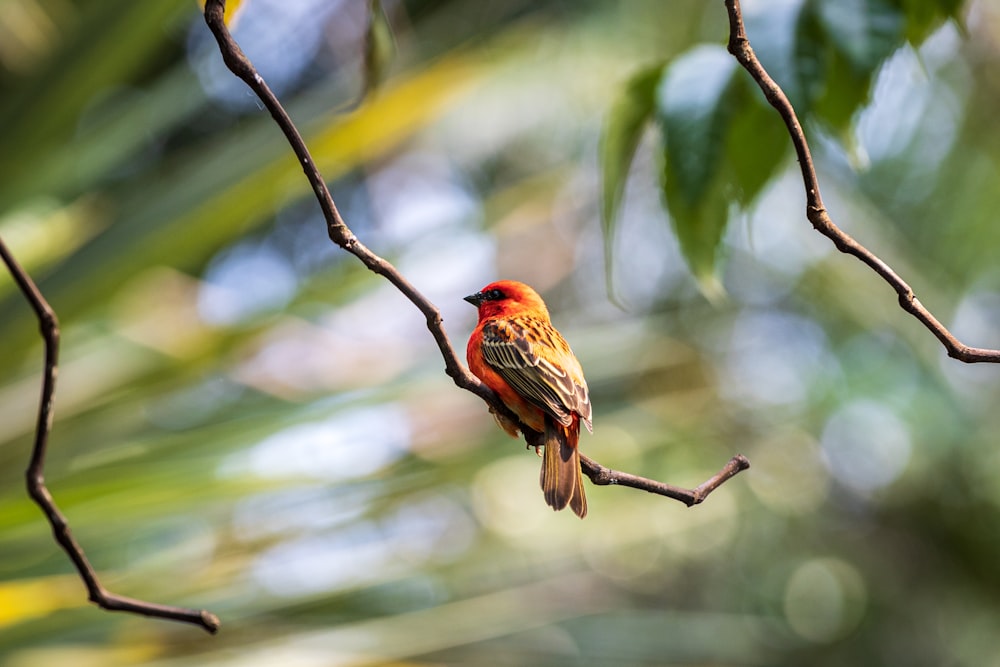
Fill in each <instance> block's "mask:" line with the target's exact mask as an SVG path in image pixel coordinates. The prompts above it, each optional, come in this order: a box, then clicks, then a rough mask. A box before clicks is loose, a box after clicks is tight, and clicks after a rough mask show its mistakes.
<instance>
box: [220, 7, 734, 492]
mask: <svg viewBox="0 0 1000 667" xmlns="http://www.w3.org/2000/svg"><path fill="white" fill-rule="evenodd" d="M224 10H225V0H208V2H206V3H205V22H206V23H207V24H208V27H209V29H210V30H211V31H212V34H213V35H215V39H216V41H217V42H218V44H219V49H220V51H221V52H222V58H223V61H224V62H225V63H226V65H227V66H228V67H229V69H230V70H231V71H232V72H233V74H235V75H236V76H238V77H239V78H240V79H242V80H243V81H244V82H245V83H246V84H247V85H248V86H250V88H251V90H253V91H254V93H256V94H257V96H258V97H260V99H261V101H262V102H263V103H264V106H266V107H267V109H268V111H269V112H270V113H271V116H272V117H273V118H274V121H275V123H277V124H278V127H280V128H281V131H282V132H283V133H284V134H285V137H286V138H287V139H288V143H289V144H290V145H291V147H292V150H293V151H294V152H295V155H296V157H298V159H299V163H300V164H301V165H302V171H303V172H304V173H305V175H306V178H307V179H309V183H310V184H311V185H312V189H313V192H314V193H315V195H316V198H317V200H318V201H319V204H320V207H321V208H322V210H323V215H324V217H325V218H326V223H327V231H328V233H329V236H330V239H331V240H332V241H333V242H334V243H336V244H337V245H338V246H340V247H341V248H343V249H344V250H346V251H347V252H349V253H351V254H353V255H354V256H355V257H357V258H358V259H359V260H361V262H362V263H363V264H364V265H365V266H366V267H368V268H369V269H370V270H371V271H373V272H375V273H377V274H379V275H381V276H383V277H385V278H386V280H388V281H389V282H390V283H392V284H393V285H395V286H396V288H398V289H399V291H400V292H402V293H403V294H404V295H405V296H406V298H408V299H409V300H410V301H411V302H412V303H413V305H415V306H416V307H417V308H418V309H419V310H420V312H421V313H423V314H424V316H425V317H426V319H427V328H428V329H429V330H430V332H431V335H432V336H433V337H434V340H435V341H436V342H437V345H438V348H439V349H440V351H441V356H442V357H444V363H445V372H446V373H447V374H448V375H449V376H451V378H452V379H453V380H454V382H455V384H456V385H458V386H459V387H461V388H462V389H466V390H468V391H470V392H472V393H474V394H476V395H477V396H479V397H480V398H482V399H483V400H484V401H486V403H487V404H488V405H490V406H491V407H492V408H493V409H494V410H495V411H497V412H499V413H500V414H502V415H504V416H505V417H507V418H508V419H510V420H511V421H512V422H513V423H515V424H518V425H519V427H520V428H521V430H522V431H523V432H524V433H525V438H526V440H528V441H529V442H532V440H533V437H534V438H537V436H538V435H539V434H537V433H535V432H534V431H531V429H529V428H527V427H526V426H524V424H522V423H521V422H520V420H519V419H518V418H517V415H515V414H514V413H513V412H512V411H511V410H510V409H509V408H507V406H506V405H504V404H503V402H502V401H501V400H500V399H499V398H498V397H497V395H496V394H494V393H493V392H492V391H491V390H490V389H489V387H487V386H486V385H485V384H483V383H482V382H480V381H479V378H477V377H476V376H474V375H473V374H472V373H470V372H469V371H468V370H467V369H466V368H465V365H464V364H462V362H461V361H459V358H458V356H457V355H456V354H455V350H454V348H453V347H452V346H451V342H450V341H449V339H448V334H447V333H445V330H444V326H443V324H442V321H441V313H440V311H439V310H438V309H437V307H436V306H435V305H434V304H433V303H431V302H430V301H429V300H428V299H427V297H425V296H424V295H423V294H421V293H420V292H419V291H418V290H417V289H416V288H415V287H414V286H413V285H412V284H410V282H409V281H407V280H406V279H405V278H404V277H403V276H402V274H400V273H399V271H398V270H397V269H396V267H394V266H393V265H392V264H391V263H389V262H388V261H386V260H385V259H383V258H382V257H379V256H378V255H376V254H375V253H373V252H372V251H371V250H369V249H368V248H367V247H365V245H364V244H362V243H361V241H359V240H358V238H357V237H356V236H354V234H353V233H352V232H351V230H350V228H348V226H347V224H346V223H345V222H344V220H343V218H342V217H341V216H340V212H339V211H338V210H337V206H336V204H334V202H333V197H332V196H331V195H330V190H329V188H327V186H326V182H325V181H324V180H323V176H322V175H321V174H320V172H319V169H318V168H317V167H316V163H315V161H314V160H313V159H312V156H311V155H310V153H309V149H308V148H307V147H306V145H305V142H304V141H303V139H302V136H301V135H300V134H299V132H298V130H297V129H296V127H295V124H294V123H293V122H292V120H291V118H289V116H288V114H287V113H286V112H285V109H284V108H283V107H282V105H281V103H280V102H279V101H278V99H277V98H276V97H275V95H274V93H273V92H271V89H270V88H269V87H268V86H267V84H266V83H265V82H264V79H263V78H261V76H260V74H258V73H257V71H256V69H255V68H254V66H253V65H252V64H251V63H250V61H249V59H248V58H247V57H246V56H245V55H244V54H243V52H242V50H241V49H240V47H239V45H238V44H237V43H236V41H235V40H234V39H233V37H232V35H231V34H230V33H229V29H228V28H227V27H226V24H225V21H223V14H224ZM737 458H738V459H741V460H742V461H744V462H746V459H745V458H743V457H742V456H740V457H737ZM586 460H587V462H588V463H587V464H585V471H586V472H587V474H588V476H590V478H591V480H592V481H593V482H594V483H595V484H599V485H607V484H620V485H622V486H631V487H634V488H640V489H645V490H647V491H651V492H653V493H659V494H660V495H664V496H667V497H669V498H674V499H676V500H680V501H681V502H684V503H686V504H687V505H688V506H690V505H693V504H696V503H698V502H701V500H703V499H704V497H705V496H707V495H708V494H709V493H710V492H711V491H712V490H713V489H714V488H715V487H717V486H718V485H719V484H722V483H723V482H725V481H726V480H727V479H729V478H730V477H732V476H733V475H735V474H736V473H738V472H739V471H740V470H744V469H745V468H746V467H748V466H749V463H748V462H746V465H744V466H742V467H739V466H735V467H732V468H731V472H729V473H728V474H726V475H722V474H721V473H720V476H717V481H716V482H715V483H714V485H712V486H711V487H710V488H709V487H705V485H702V487H698V489H696V490H695V491H688V490H686V489H680V488H678V487H672V486H670V485H667V484H663V483H661V482H656V481H654V480H649V479H645V478H643V477H638V476H636V475H630V474H628V473H620V472H616V471H613V470H610V469H608V468H605V467H603V466H601V465H600V464H598V463H596V462H594V461H592V460H590V459H586ZM734 460H736V459H734ZM588 466H589V467H588ZM730 466H732V461H731V462H730ZM727 469H729V467H727ZM724 470H725V469H724ZM713 479H716V478H713ZM703 487H705V488H703ZM699 489H700V490H701V491H699ZM696 493H700V495H698V496H697V499H695V500H692V498H695V497H696V496H694V495H692V494H696Z"/></svg>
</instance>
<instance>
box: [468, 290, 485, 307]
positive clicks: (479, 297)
mask: <svg viewBox="0 0 1000 667" xmlns="http://www.w3.org/2000/svg"><path fill="white" fill-rule="evenodd" d="M465 300H466V301H468V302H469V303H471V304H472V305H473V306H475V307H476V308H479V304H481V303H482V302H483V301H484V299H483V293H482V292H476V293H475V294H470V295H469V296H467V297H465Z"/></svg>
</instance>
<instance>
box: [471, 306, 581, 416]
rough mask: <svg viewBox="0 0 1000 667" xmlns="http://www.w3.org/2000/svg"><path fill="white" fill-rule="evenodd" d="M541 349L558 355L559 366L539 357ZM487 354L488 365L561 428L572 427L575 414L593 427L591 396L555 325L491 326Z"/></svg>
mask: <svg viewBox="0 0 1000 667" xmlns="http://www.w3.org/2000/svg"><path fill="white" fill-rule="evenodd" d="M541 345H545V346H546V347H547V348H549V349H551V350H553V351H554V352H555V354H556V355H557V357H556V359H557V361H558V363H552V361H550V360H549V359H546V358H544V357H543V356H541V355H540V354H539V349H540V348H539V346H541ZM482 351H483V358H484V359H485V360H486V363H488V364H489V365H490V366H491V367H492V368H493V370H495V371H496V372H497V374H498V375H500V377H502V378H503V379H504V380H505V381H506V382H507V384H509V385H510V386H511V387H512V388H513V389H515V390H516V391H517V392H518V393H519V394H521V396H523V397H524V398H526V399H528V400H529V401H531V402H532V403H533V404H534V405H537V406H538V407H539V408H541V409H542V410H544V411H545V412H547V413H548V414H550V415H551V416H552V417H553V418H554V419H555V420H556V421H558V422H559V423H560V424H562V425H563V426H569V425H570V424H571V423H572V421H573V417H572V415H573V413H574V412H575V413H576V414H578V415H579V416H580V419H581V420H582V421H583V422H584V424H586V426H587V428H588V429H589V428H590V419H591V411H590V397H589V395H588V392H587V383H586V381H584V380H583V372H582V371H581V370H580V367H579V362H577V361H576V358H575V357H574V356H573V353H572V352H571V351H570V349H569V345H568V344H567V343H566V341H565V339H563V337H562V336H561V335H560V334H559V332H558V331H556V330H555V329H554V328H553V327H552V325H551V324H549V323H548V322H545V321H543V320H538V319H530V320H526V321H523V322H522V321H518V320H496V321H494V322H490V323H488V324H486V325H485V326H484V327H483V346H482ZM573 371H575V375H576V377H578V378H579V380H576V379H574V377H573Z"/></svg>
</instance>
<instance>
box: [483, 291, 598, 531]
mask: <svg viewBox="0 0 1000 667" xmlns="http://www.w3.org/2000/svg"><path fill="white" fill-rule="evenodd" d="M465 300H466V301H468V302H469V303H471V304H472V305H474V306H476V308H477V309H478V311H479V321H478V323H477V324H476V328H475V329H473V331H472V335H471V336H470V337H469V344H468V347H467V349H466V356H467V359H468V362H469V370H470V371H472V374H473V375H475V376H476V377H478V378H479V379H480V380H482V382H483V383H484V384H485V385H486V386H487V387H489V388H490V389H492V390H493V391H494V392H495V393H496V394H497V396H499V397H500V400H501V401H503V403H504V405H506V406H507V407H508V408H509V409H510V410H511V411H512V412H513V413H514V414H515V415H517V417H518V419H519V420H520V421H521V423H522V424H524V425H525V426H527V427H528V428H530V429H532V430H534V431H537V432H539V433H541V434H542V435H543V437H544V443H545V444H544V449H545V451H544V455H543V459H542V472H541V475H540V479H539V481H540V483H541V487H542V491H543V493H544V496H545V502H546V503H548V505H549V506H550V507H551V508H552V509H553V510H561V509H564V508H565V507H566V506H567V505H568V506H569V507H570V508H571V509H572V510H573V512H574V513H575V514H576V515H577V516H579V517H580V518H581V519H582V518H584V517H585V516H586V515H587V496H586V494H585V493H584V490H583V470H582V468H581V467H580V452H579V447H578V445H579V440H580V424H581V423H583V425H584V426H586V427H587V430H588V431H590V432H593V422H592V413H591V406H590V392H589V390H588V389H587V381H586V380H585V379H584V377H583V369H582V367H581V366H580V362H579V361H578V360H577V358H576V355H574V354H573V351H572V350H571V349H570V347H569V344H568V343H567V342H566V339H565V338H563V337H562V334H560V333H559V332H558V331H557V330H556V328H555V327H554V326H552V321H551V319H550V317H549V310H548V308H546V306H545V302H544V301H542V297H540V296H539V295H538V292H536V291H535V290H534V289H532V288H531V287H529V286H528V285H525V284H524V283H521V282H517V281H514V280H500V281H497V282H493V283H490V284H489V285H487V286H486V287H484V288H483V289H481V290H480V291H478V292H476V293H475V294H470V295H469V296H467V297H465ZM491 412H493V416H494V417H495V418H496V420H497V423H498V424H499V425H500V427H501V428H503V429H504V430H505V431H507V433H508V434H509V435H511V436H513V437H517V434H518V430H519V429H518V425H517V424H515V423H514V422H513V421H512V420H510V419H508V418H506V417H504V416H503V415H501V414H499V413H497V412H496V411H494V410H493V409H492V408H491ZM525 435H526V437H527V434H525ZM528 442H529V445H530V444H534V443H533V442H532V441H530V440H529V441H528ZM535 449H536V451H537V450H538V447H537V445H536V447H535Z"/></svg>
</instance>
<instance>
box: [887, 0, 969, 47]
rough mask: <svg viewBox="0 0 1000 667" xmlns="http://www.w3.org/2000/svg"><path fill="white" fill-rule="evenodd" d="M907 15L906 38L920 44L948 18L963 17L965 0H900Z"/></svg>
mask: <svg viewBox="0 0 1000 667" xmlns="http://www.w3.org/2000/svg"><path fill="white" fill-rule="evenodd" d="M900 1H901V4H902V7H903V12H904V14H905V16H906V40H907V41H908V42H910V43H911V44H914V45H916V44H920V43H921V42H923V41H924V40H925V39H927V37H928V36H929V35H930V34H931V33H932V32H934V31H935V30H936V29H937V28H938V27H939V26H940V25H941V24H942V23H943V22H944V21H946V20H948V19H954V20H958V19H960V17H961V14H962V12H961V9H962V5H963V0H900Z"/></svg>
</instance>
